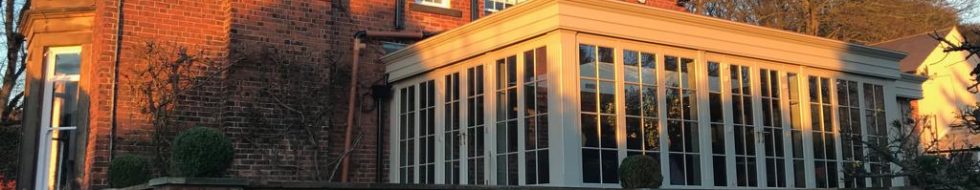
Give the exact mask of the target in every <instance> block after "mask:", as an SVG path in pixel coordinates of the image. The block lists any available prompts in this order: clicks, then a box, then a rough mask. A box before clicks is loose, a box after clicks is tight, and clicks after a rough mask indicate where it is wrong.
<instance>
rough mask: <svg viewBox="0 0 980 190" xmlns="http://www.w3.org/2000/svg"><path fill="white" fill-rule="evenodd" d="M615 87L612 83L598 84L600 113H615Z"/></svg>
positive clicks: (603, 82)
mask: <svg viewBox="0 0 980 190" xmlns="http://www.w3.org/2000/svg"><path fill="white" fill-rule="evenodd" d="M615 98H616V85H615V83H613V82H609V81H601V82H599V105H600V109H601V110H599V111H600V112H602V113H612V114H614V113H616V99H615Z"/></svg>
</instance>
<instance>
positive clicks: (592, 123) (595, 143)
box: [581, 114, 599, 147]
mask: <svg viewBox="0 0 980 190" xmlns="http://www.w3.org/2000/svg"><path fill="white" fill-rule="evenodd" d="M581 117H582V136H583V137H582V147H599V126H598V123H596V122H598V118H597V117H596V116H595V115H588V114H582V116H581Z"/></svg>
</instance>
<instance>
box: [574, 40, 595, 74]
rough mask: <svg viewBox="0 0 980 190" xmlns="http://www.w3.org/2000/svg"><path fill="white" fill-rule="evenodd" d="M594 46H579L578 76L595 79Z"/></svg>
mask: <svg viewBox="0 0 980 190" xmlns="http://www.w3.org/2000/svg"><path fill="white" fill-rule="evenodd" d="M595 54H596V52H595V46H592V45H581V46H579V48H578V55H579V76H582V77H589V78H595V77H596V58H595Z"/></svg>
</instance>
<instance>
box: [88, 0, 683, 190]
mask: <svg viewBox="0 0 980 190" xmlns="http://www.w3.org/2000/svg"><path fill="white" fill-rule="evenodd" d="M626 1H630V2H633V1H634V0H626ZM124 2H125V5H124V6H123V8H124V14H123V18H124V23H123V27H124V29H123V31H124V33H123V41H122V42H123V43H122V53H121V55H122V56H121V59H120V60H121V64H120V72H121V75H120V80H121V81H126V80H127V77H134V76H135V75H134V73H133V70H134V69H138V68H140V67H141V65H144V64H146V61H144V60H141V59H140V57H141V56H145V55H143V54H142V51H143V49H144V48H143V47H145V43H147V42H151V41H152V42H155V43H158V44H164V45H170V46H175V47H187V48H188V49H190V50H192V51H195V52H196V51H201V52H202V55H201V56H202V57H203V58H213V59H215V60H228V61H229V62H234V66H233V67H232V69H230V70H229V71H228V72H227V73H226V75H223V76H220V77H217V78H215V80H213V81H210V82H208V83H207V85H205V86H203V87H202V88H200V89H199V90H197V91H194V92H190V93H188V95H187V96H186V97H184V98H182V99H181V100H182V101H180V104H179V105H180V107H179V108H178V110H181V111H180V112H179V113H178V114H179V116H180V117H179V118H180V121H181V122H179V123H178V125H180V126H178V127H191V126H208V127H219V128H220V129H222V130H223V131H224V132H225V133H226V134H227V135H229V136H230V137H231V139H232V140H233V142H234V145H235V148H236V157H235V161H234V163H233V165H232V169H231V172H230V175H231V176H235V177H241V178H246V179H251V180H257V181H266V182H288V181H315V180H325V179H328V178H329V177H330V176H331V174H333V173H332V172H333V171H334V169H333V167H332V164H333V162H335V161H336V160H337V158H338V157H339V156H340V155H341V154H342V153H343V150H342V149H343V138H344V126H345V120H344V118H345V116H346V105H347V101H346V100H347V89H348V87H347V84H348V82H349V79H348V78H349V75H348V73H349V68H350V60H351V57H350V56H351V55H350V54H351V52H350V51H351V44H352V37H353V34H354V32H356V31H361V30H374V31H396V28H395V26H394V24H393V22H394V18H395V17H394V12H395V8H394V7H395V1H392V0H343V1H339V0H333V1H331V0H275V1H273V0H125V1H124ZM412 2H413V1H412V0H405V7H404V9H403V10H404V19H405V28H404V29H402V30H403V31H423V32H433V33H434V32H441V31H445V30H449V29H452V28H455V27H458V26H460V25H463V24H465V23H468V22H470V21H471V20H470V18H471V15H470V0H454V1H452V5H451V7H452V8H451V9H452V10H455V11H458V12H459V13H461V14H460V15H458V16H457V15H447V14H443V13H434V12H427V11H419V10H413V9H412V6H418V5H413V3H412ZM116 3H117V1H116V0H99V1H97V5H96V7H97V8H96V15H97V19H96V21H95V22H96V23H95V26H96V28H94V31H95V32H94V33H95V36H94V38H95V39H94V42H93V48H94V50H93V52H95V56H96V58H95V59H96V61H95V64H94V65H95V67H94V70H95V72H94V76H92V77H89V78H87V79H83V80H90V81H91V82H92V83H93V85H94V86H95V88H96V89H98V90H96V91H94V92H91V96H92V100H93V101H92V104H93V105H92V106H91V110H90V113H91V129H90V136H89V141H90V142H89V143H88V148H87V151H88V153H87V156H86V163H85V168H87V171H85V172H83V173H86V174H88V175H86V176H85V177H84V182H83V183H86V184H87V185H85V186H88V187H104V186H105V185H106V184H107V181H106V168H107V167H108V161H109V159H108V156H109V153H108V152H109V143H108V142H109V133H110V132H109V131H110V129H111V128H110V127H111V120H110V115H109V113H110V111H111V99H110V98H111V96H112V91H111V85H112V83H111V82H112V71H113V51H112V50H113V49H114V48H115V35H114V34H115V31H116V19H117V18H118V15H117V14H116ZM646 4H647V5H650V6H657V7H668V8H671V9H675V10H682V9H681V8H679V7H677V6H676V4H675V3H674V1H672V0H647V1H646ZM476 6H480V7H479V8H480V10H482V8H483V7H482V1H480V3H478V5H476ZM481 12H482V11H481ZM481 17H482V15H481ZM366 43H367V47H366V48H364V50H363V51H362V52H363V54H362V55H361V57H360V58H361V60H362V61H361V63H360V66H361V67H360V70H361V72H360V73H361V77H360V80H359V83H358V89H359V92H360V93H359V94H360V96H359V100H360V105H359V106H358V107H359V109H358V111H359V113H358V115H359V117H358V118H357V122H356V124H357V127H355V131H354V134H355V136H359V137H360V138H359V144H358V145H359V146H356V148H355V149H354V150H353V151H352V152H351V153H350V157H351V167H350V172H351V173H350V176H351V178H350V179H351V181H353V182H362V183H367V182H373V181H374V180H375V169H376V168H377V167H379V166H376V165H375V156H376V155H377V154H378V153H377V152H376V151H375V148H376V145H378V144H382V145H387V143H385V142H376V139H377V137H376V136H375V134H377V131H376V130H375V127H376V119H375V117H376V115H375V114H376V112H377V111H378V110H375V108H374V107H375V105H374V102H373V99H371V96H370V87H371V86H372V85H376V84H380V83H381V82H382V81H381V80H382V77H383V73H384V67H383V65H380V64H378V63H377V62H378V61H377V59H378V58H379V57H381V56H382V55H383V53H384V52H383V51H382V49H381V46H380V42H379V41H367V42H366ZM118 99H119V102H118V107H117V113H118V116H117V117H118V128H117V138H116V154H117V155H119V154H140V155H150V153H151V152H152V151H155V150H154V149H153V148H152V147H151V146H149V144H148V143H147V141H148V139H149V138H150V134H151V132H150V128H151V125H150V122H149V120H148V116H147V115H146V114H142V113H141V112H140V108H141V107H140V106H139V105H138V102H137V101H136V99H137V98H136V97H135V94H134V92H133V91H132V90H131V89H128V88H126V87H124V86H120V88H119V97H118ZM295 110H299V111H295ZM382 113H387V112H382ZM307 124H308V125H307ZM311 139H315V140H311ZM382 139H387V137H384V138H382ZM312 141H315V142H316V143H312ZM386 149H387V148H386ZM314 150H320V151H321V152H320V153H319V154H317V153H316V152H315V151H314ZM381 154H384V155H385V158H387V150H385V151H384V152H382V153H381ZM318 167H319V168H320V169H319V170H318V169H316V168H318ZM380 167H383V168H384V169H387V167H385V166H380ZM383 176H385V177H386V176H387V175H383ZM337 179H339V177H335V178H334V180H337Z"/></svg>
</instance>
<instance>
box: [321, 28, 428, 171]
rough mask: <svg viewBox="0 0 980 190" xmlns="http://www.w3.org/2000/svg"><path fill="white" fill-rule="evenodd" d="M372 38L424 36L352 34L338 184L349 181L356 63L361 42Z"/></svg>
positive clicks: (416, 35) (418, 35)
mask: <svg viewBox="0 0 980 190" xmlns="http://www.w3.org/2000/svg"><path fill="white" fill-rule="evenodd" d="M372 38H386V39H411V40H419V39H423V38H425V35H424V34H423V33H422V32H382V31H357V32H354V43H353V49H352V50H351V53H352V54H351V59H352V61H351V75H350V91H349V92H350V93H349V94H348V97H347V129H346V131H345V132H344V149H343V151H344V152H345V153H342V154H341V155H342V158H341V162H340V182H342V183H346V182H348V181H349V179H348V178H349V177H348V176H349V175H348V173H349V171H350V156H349V155H348V153H346V152H348V151H351V136H352V133H353V130H354V114H355V113H356V112H355V111H356V110H355V105H356V104H355V103H356V101H357V82H358V78H357V75H358V74H359V73H358V71H357V70H358V65H359V64H358V62H360V55H361V48H364V47H365V44H363V43H361V42H362V40H368V39H372ZM386 78H387V77H386ZM375 111H378V112H380V111H381V110H375ZM380 119H381V118H380V115H379V121H378V122H381V121H380ZM378 127H379V128H378V131H379V135H380V131H381V128H380V127H382V126H381V125H378ZM379 138H380V137H379ZM377 143H378V147H380V145H381V144H382V143H381V142H380V141H379V142H377ZM377 154H381V152H378V153H377ZM377 162H378V163H381V160H380V159H379V160H377ZM377 167H378V168H380V167H381V165H380V164H379V165H378V166H377Z"/></svg>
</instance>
